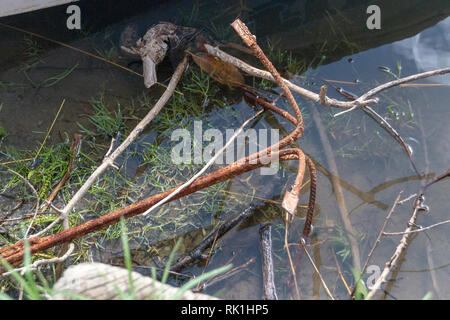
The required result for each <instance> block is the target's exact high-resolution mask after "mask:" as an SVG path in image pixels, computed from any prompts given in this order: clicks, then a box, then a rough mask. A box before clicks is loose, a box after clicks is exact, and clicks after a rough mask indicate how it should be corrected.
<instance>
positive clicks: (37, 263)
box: [0, 243, 75, 276]
mask: <svg viewBox="0 0 450 320" xmlns="http://www.w3.org/2000/svg"><path fill="white" fill-rule="evenodd" d="M74 249H75V245H74V244H73V243H70V244H69V249H68V250H67V251H66V253H65V254H64V255H63V256H61V257H56V258H51V259H42V260H37V261H35V262H33V264H31V265H30V266H25V267H21V268H16V269H13V270H10V271H8V272H5V273H3V274H0V276H7V275H9V274H11V273H14V272H24V271H26V270H36V269H37V268H38V267H39V266H41V265H44V264H51V263H62V262H64V261H66V260H67V258H68V257H69V256H70V255H71V254H72V252H73V250H74Z"/></svg>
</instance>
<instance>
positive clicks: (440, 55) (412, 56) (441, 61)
mask: <svg viewBox="0 0 450 320" xmlns="http://www.w3.org/2000/svg"><path fill="white" fill-rule="evenodd" d="M448 30H450V19H446V20H444V21H441V22H439V23H438V24H436V26H434V27H433V28H430V29H428V30H424V31H423V32H421V33H419V34H417V35H416V36H414V37H411V38H408V39H405V40H402V41H398V42H395V43H393V44H392V46H393V47H394V50H395V51H396V52H398V54H399V55H401V56H402V58H403V59H405V60H412V61H413V63H415V65H416V68H417V70H418V71H419V72H424V71H429V70H434V69H439V68H443V67H446V66H449V65H450V56H449V54H448V52H449V50H450V34H449V33H448ZM430 80H431V81H432V82H437V83H443V84H448V83H449V81H450V76H449V75H444V76H441V77H435V78H432V79H430Z"/></svg>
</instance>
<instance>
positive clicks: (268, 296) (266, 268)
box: [259, 224, 278, 300]
mask: <svg viewBox="0 0 450 320" xmlns="http://www.w3.org/2000/svg"><path fill="white" fill-rule="evenodd" d="M259 244H260V246H261V255H262V274H263V290H264V295H263V299H264V300H278V296H277V290H276V287H275V276H274V271H273V258H272V226H271V225H270V224H266V225H264V226H263V227H261V229H259Z"/></svg>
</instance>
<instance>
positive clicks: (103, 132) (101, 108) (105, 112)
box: [78, 95, 125, 139]
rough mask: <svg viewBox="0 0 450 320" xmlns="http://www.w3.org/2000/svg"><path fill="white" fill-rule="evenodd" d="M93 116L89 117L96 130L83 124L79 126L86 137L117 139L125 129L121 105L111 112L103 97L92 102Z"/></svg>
mask: <svg viewBox="0 0 450 320" xmlns="http://www.w3.org/2000/svg"><path fill="white" fill-rule="evenodd" d="M91 107H92V109H93V112H94V113H93V114H92V115H89V116H88V119H89V122H90V123H91V124H92V125H93V126H94V129H93V130H91V129H88V128H86V127H85V126H84V125H82V124H81V123H78V126H79V127H80V129H81V132H82V133H83V134H84V135H87V136H90V137H96V136H100V137H102V138H104V139H111V138H112V137H115V136H116V135H117V133H118V132H120V131H122V130H123V129H125V122H124V118H123V114H122V111H121V108H120V103H118V104H117V110H115V111H110V109H109V108H108V107H107V106H106V104H105V101H104V96H103V95H102V96H101V97H100V98H99V99H97V100H93V101H92V102H91Z"/></svg>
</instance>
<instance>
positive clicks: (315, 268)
mask: <svg viewBox="0 0 450 320" xmlns="http://www.w3.org/2000/svg"><path fill="white" fill-rule="evenodd" d="M300 244H301V245H302V246H303V250H304V251H305V252H306V255H307V256H308V259H309V261H310V262H311V264H312V266H313V268H314V270H316V273H317V274H318V275H319V279H320V281H321V282H322V285H323V288H324V289H325V292H326V293H327V295H328V297H329V298H330V299H331V300H334V297H333V295H332V294H331V292H330V289H328V286H327V284H326V283H325V280H324V279H323V277H322V275H321V274H320V271H319V269H318V268H317V266H316V264H315V263H314V260H313V259H312V258H311V256H310V254H309V252H308V250H307V249H306V246H305V243H304V242H303V241H300Z"/></svg>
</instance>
